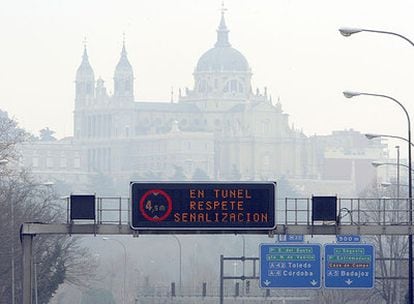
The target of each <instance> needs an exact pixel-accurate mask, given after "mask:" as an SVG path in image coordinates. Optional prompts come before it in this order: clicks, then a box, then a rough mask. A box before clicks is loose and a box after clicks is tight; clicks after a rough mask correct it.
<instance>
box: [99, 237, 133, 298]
mask: <svg viewBox="0 0 414 304" xmlns="http://www.w3.org/2000/svg"><path fill="white" fill-rule="evenodd" d="M102 239H103V240H104V241H114V242H117V243H118V244H120V245H121V246H122V248H123V249H124V284H123V287H122V289H123V292H122V304H125V298H126V296H125V295H126V294H125V286H126V261H127V250H126V247H125V245H124V243H122V242H121V241H119V240H117V239H111V238H109V237H105V236H104V237H103V238H102Z"/></svg>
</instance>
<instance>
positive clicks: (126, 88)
mask: <svg viewBox="0 0 414 304" xmlns="http://www.w3.org/2000/svg"><path fill="white" fill-rule="evenodd" d="M114 97H115V99H116V100H119V101H134V71H133V70H132V66H131V64H130V63H129V61H128V57H127V52H126V49H125V39H124V41H123V44H122V51H121V58H120V59H119V62H118V64H117V65H116V68H115V73H114Z"/></svg>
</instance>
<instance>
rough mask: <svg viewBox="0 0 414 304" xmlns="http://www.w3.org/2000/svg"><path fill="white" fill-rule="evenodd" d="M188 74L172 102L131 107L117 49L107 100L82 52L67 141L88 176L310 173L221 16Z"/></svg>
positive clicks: (302, 143) (303, 151) (305, 148)
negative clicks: (188, 85) (76, 148)
mask: <svg viewBox="0 0 414 304" xmlns="http://www.w3.org/2000/svg"><path fill="white" fill-rule="evenodd" d="M193 75H194V86H193V88H192V89H186V90H185V92H181V90H180V94H179V100H178V102H171V101H166V102H145V101H136V100H135V98H134V71H133V67H132V65H131V64H130V62H129V61H128V56H127V50H126V46H125V42H124V44H123V47H122V51H121V56H120V59H119V62H118V64H117V65H116V67H115V72H114V94H113V95H112V96H109V95H108V93H107V90H106V88H105V87H104V81H103V80H102V79H100V78H99V79H97V80H96V82H95V76H94V71H93V69H92V67H91V65H90V64H89V61H88V55H87V50H86V48H85V50H84V54H83V59H82V63H81V65H80V66H79V68H78V70H77V73H76V100H75V112H74V140H75V142H76V143H78V144H80V146H81V147H83V149H84V151H83V153H84V155H86V157H87V164H88V171H99V172H103V173H107V174H110V175H112V176H114V177H119V178H121V177H125V178H131V177H137V176H139V175H140V174H141V175H142V173H145V172H147V174H149V175H151V176H154V177H158V178H161V179H164V180H168V179H169V178H171V177H172V176H174V174H176V173H177V170H180V172H181V173H183V174H184V175H185V177H187V178H188V179H191V178H192V177H193V176H194V174H195V175H197V173H201V172H202V173H204V174H205V176H206V177H208V178H210V179H217V180H236V179H243V180H266V179H269V180H271V179H275V178H276V177H279V176H282V175H284V176H291V177H292V176H295V177H299V176H300V177H310V176H312V175H315V174H316V172H315V168H314V166H313V162H312V156H311V155H310V153H311V151H310V150H309V144H308V143H309V142H308V139H307V138H306V137H305V136H304V135H303V134H302V133H301V132H299V131H297V130H294V129H292V128H291V127H289V123H288V115H287V114H286V113H283V111H282V108H281V104H280V103H279V102H277V103H273V101H272V98H271V97H270V96H269V95H268V93H267V91H266V89H265V91H264V92H262V93H260V92H259V91H258V90H256V91H254V90H253V88H252V86H251V78H252V70H251V67H250V66H249V64H248V61H247V59H246V58H245V57H244V56H243V54H242V53H241V52H239V51H238V50H237V49H235V48H233V47H232V46H231V43H230V39H229V30H228V28H227V26H226V22H225V18H224V13H222V15H221V20H220V23H219V26H218V29H217V40H216V42H215V43H214V46H213V47H212V48H211V49H209V50H207V51H206V52H205V53H204V54H203V55H202V56H201V57H200V58H199V59H198V62H197V64H196V66H195V69H194V73H193ZM95 83H96V86H95ZM143 177H144V176H143Z"/></svg>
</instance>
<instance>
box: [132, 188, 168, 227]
mask: <svg viewBox="0 0 414 304" xmlns="http://www.w3.org/2000/svg"><path fill="white" fill-rule="evenodd" d="M139 210H140V211H141V214H142V216H143V217H144V218H145V219H147V220H148V221H151V222H161V221H163V220H165V219H166V218H167V217H168V216H169V215H170V214H171V211H172V199H171V197H170V196H169V195H168V194H167V193H166V192H165V191H164V190H161V189H151V190H148V191H147V192H145V193H144V195H143V196H142V197H141V199H140V201H139Z"/></svg>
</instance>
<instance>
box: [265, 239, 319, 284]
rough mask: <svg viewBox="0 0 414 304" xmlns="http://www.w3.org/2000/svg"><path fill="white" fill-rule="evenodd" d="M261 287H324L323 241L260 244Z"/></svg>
mask: <svg viewBox="0 0 414 304" xmlns="http://www.w3.org/2000/svg"><path fill="white" fill-rule="evenodd" d="M259 251H260V255H259V256H260V277H259V287H260V288H305V289H315V288H320V287H321V275H322V274H321V245H319V244H300V245H294V244H290V245H288V244H260V248H259Z"/></svg>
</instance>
